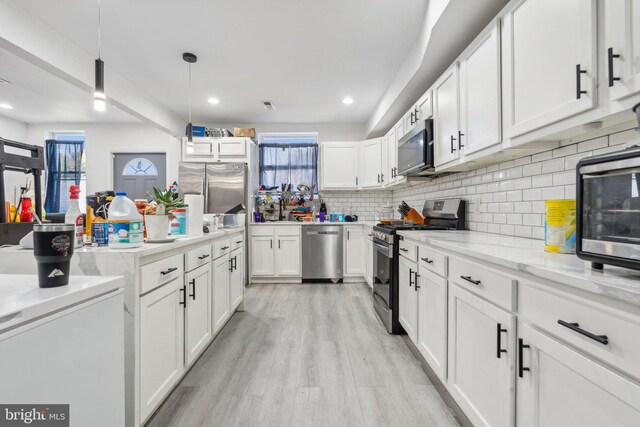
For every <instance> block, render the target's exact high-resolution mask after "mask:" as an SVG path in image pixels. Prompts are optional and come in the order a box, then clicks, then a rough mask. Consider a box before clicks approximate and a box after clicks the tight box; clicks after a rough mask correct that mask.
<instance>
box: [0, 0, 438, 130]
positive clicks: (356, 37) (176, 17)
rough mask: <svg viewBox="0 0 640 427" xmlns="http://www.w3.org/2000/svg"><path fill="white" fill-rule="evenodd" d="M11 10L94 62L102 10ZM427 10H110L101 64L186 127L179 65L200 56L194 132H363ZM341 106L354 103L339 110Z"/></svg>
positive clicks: (41, 4)
mask: <svg viewBox="0 0 640 427" xmlns="http://www.w3.org/2000/svg"><path fill="white" fill-rule="evenodd" d="M11 1H13V2H14V3H15V4H16V5H18V6H20V7H22V8H23V9H25V10H26V11H28V13H30V14H31V15H32V16H34V17H38V18H40V19H41V20H42V21H43V23H44V24H45V25H49V26H51V27H52V28H53V29H54V30H56V31H57V32H59V33H60V34H61V35H63V36H64V37H66V38H68V39H69V40H71V41H72V42H73V43H75V44H77V45H78V46H79V47H81V48H82V49H83V50H86V51H87V52H91V53H93V54H96V55H97V35H96V26H97V24H96V23H97V1H87V0H59V1H51V0H11ZM427 1H428V0H322V1H319V0H216V1H212V0H182V1H173V0H137V1H130V0H105V1H102V58H103V59H104V61H105V63H106V66H107V67H109V68H111V69H113V70H114V71H115V72H117V73H119V74H120V75H122V76H125V77H126V78H127V79H128V80H130V81H131V82H132V83H133V84H134V85H136V86H137V87H139V88H140V89H142V90H143V91H145V92H147V93H148V94H150V95H151V96H153V97H155V98H156V99H158V101H160V102H161V103H162V104H164V105H165V106H166V107H168V108H170V109H171V110H173V111H175V112H176V113H177V114H179V115H180V116H181V117H185V118H186V117H187V111H188V104H187V65H186V63H184V62H183V61H182V58H181V55H182V52H185V51H190V52H193V53H195V54H196V55H198V63H197V64H195V65H194V66H193V87H194V90H193V94H194V95H193V106H194V107H193V108H194V110H193V111H194V113H193V114H194V123H212V122H244V123H247V122H248V123H269V122H271V123H305V122H306V123H320V122H345V123H346V122H349V123H363V122H365V121H366V120H367V119H368V118H369V116H370V115H371V114H372V112H373V110H374V108H375V106H376V105H377V103H378V102H379V100H380V98H381V97H382V95H383V93H384V92H385V90H386V88H387V87H388V85H389V83H390V82H391V81H392V79H393V77H394V75H395V74H396V72H397V71H398V67H399V66H400V64H401V62H402V60H403V59H404V57H405V56H406V55H407V53H408V52H409V50H410V48H411V46H412V45H413V43H414V41H415V39H416V37H417V36H418V34H419V32H420V29H421V26H422V24H423V22H424V19H425V12H426V4H427ZM34 25H38V23H37V22H36V21H35V20H34ZM1 76H2V74H0V77H1ZM105 86H106V88H105V90H106V93H107V95H108V91H109V81H106V82H105ZM2 90H4V89H2V88H0V91H2ZM1 93H2V92H0V94H1ZM345 96H351V97H353V98H354V99H355V103H354V104H352V105H350V106H345V105H343V104H342V103H341V99H342V98H343V97H345ZM209 97H216V98H218V99H220V101H221V102H220V104H219V105H217V106H213V105H210V104H208V103H207V98H209ZM265 100H269V101H272V102H273V103H274V105H275V106H276V110H275V111H266V110H265V109H264V107H263V106H262V101H265ZM111 109H113V107H112V108H111ZM111 109H110V110H111ZM35 116H37V114H36V115H35ZM74 120H78V119H77V118H74Z"/></svg>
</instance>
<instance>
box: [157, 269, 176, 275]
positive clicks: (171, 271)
mask: <svg viewBox="0 0 640 427" xmlns="http://www.w3.org/2000/svg"><path fill="white" fill-rule="evenodd" d="M176 270H178V267H171V268H169V269H168V270H165V271H161V272H160V274H162V275H163V276H166V275H167V274H171V273H173V272H174V271H176Z"/></svg>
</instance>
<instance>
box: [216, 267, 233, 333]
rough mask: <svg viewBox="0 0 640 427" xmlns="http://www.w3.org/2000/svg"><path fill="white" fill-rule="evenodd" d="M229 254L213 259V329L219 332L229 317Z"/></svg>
mask: <svg viewBox="0 0 640 427" xmlns="http://www.w3.org/2000/svg"><path fill="white" fill-rule="evenodd" d="M230 271H231V260H230V259H229V255H224V256H221V257H220V258H216V259H215V260H213V292H212V295H213V302H212V304H211V307H212V331H213V333H214V334H215V333H217V332H218V331H219V330H220V329H222V327H223V326H224V324H225V322H226V321H227V319H228V318H229V273H230Z"/></svg>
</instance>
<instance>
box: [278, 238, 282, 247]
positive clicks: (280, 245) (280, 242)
mask: <svg viewBox="0 0 640 427" xmlns="http://www.w3.org/2000/svg"><path fill="white" fill-rule="evenodd" d="M278 249H282V240H280V239H278Z"/></svg>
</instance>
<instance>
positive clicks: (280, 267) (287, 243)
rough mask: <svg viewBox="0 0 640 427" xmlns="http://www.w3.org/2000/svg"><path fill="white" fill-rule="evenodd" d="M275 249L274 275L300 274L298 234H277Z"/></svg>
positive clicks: (300, 259) (300, 260)
mask: <svg viewBox="0 0 640 427" xmlns="http://www.w3.org/2000/svg"><path fill="white" fill-rule="evenodd" d="M274 247H275V249H276V256H275V259H276V276H293V277H300V276H302V258H301V253H302V246H300V236H278V237H277V238H276V240H275V242H274Z"/></svg>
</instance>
